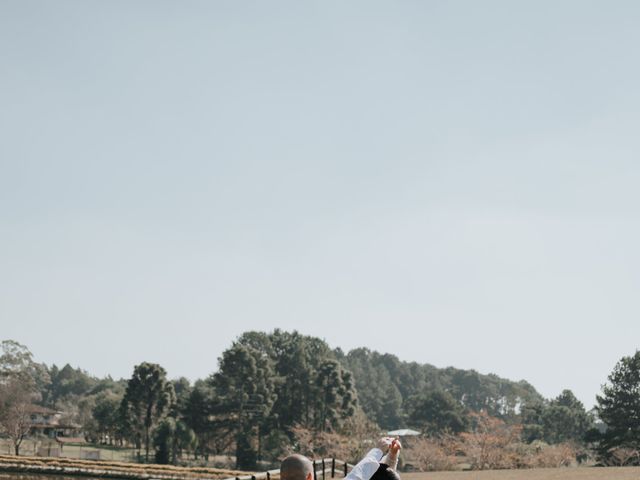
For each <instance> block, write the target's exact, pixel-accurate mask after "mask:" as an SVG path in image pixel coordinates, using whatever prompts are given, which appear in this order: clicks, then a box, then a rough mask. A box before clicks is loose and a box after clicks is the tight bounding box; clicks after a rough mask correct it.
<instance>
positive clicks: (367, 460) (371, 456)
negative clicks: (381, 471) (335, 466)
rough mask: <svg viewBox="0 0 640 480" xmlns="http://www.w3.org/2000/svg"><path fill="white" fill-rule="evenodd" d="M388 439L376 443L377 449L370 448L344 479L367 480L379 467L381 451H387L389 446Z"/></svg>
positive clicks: (382, 453)
mask: <svg viewBox="0 0 640 480" xmlns="http://www.w3.org/2000/svg"><path fill="white" fill-rule="evenodd" d="M391 441H392V440H391V439H390V438H382V439H380V441H379V442H378V448H372V449H371V450H369V452H368V453H367V454H366V455H365V456H364V458H363V459H362V460H360V461H359V462H358V464H357V465H356V466H355V467H353V470H351V471H350V472H349V474H348V475H347V476H346V477H345V479H346V480H369V479H370V478H371V477H372V476H373V474H374V473H376V470H378V467H380V460H382V456H383V455H384V452H383V449H384V450H387V449H388V448H389V445H391Z"/></svg>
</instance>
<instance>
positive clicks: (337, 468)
mask: <svg viewBox="0 0 640 480" xmlns="http://www.w3.org/2000/svg"><path fill="white" fill-rule="evenodd" d="M353 467H354V465H352V464H351V463H347V462H345V461H343V460H337V459H335V458H323V459H321V460H314V461H313V480H326V479H327V476H330V478H335V477H336V474H340V475H341V476H345V477H346V476H347V473H349V470H351V469H352V468H353ZM279 478H280V469H276V470H269V471H267V472H261V473H254V474H251V475H242V476H240V477H231V478H227V479H225V480H276V479H279Z"/></svg>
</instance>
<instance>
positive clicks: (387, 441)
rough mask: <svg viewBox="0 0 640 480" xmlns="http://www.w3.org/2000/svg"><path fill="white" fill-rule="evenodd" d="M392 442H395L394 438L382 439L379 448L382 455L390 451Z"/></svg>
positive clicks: (379, 441)
mask: <svg viewBox="0 0 640 480" xmlns="http://www.w3.org/2000/svg"><path fill="white" fill-rule="evenodd" d="M392 442H393V438H391V437H382V438H381V439H380V440H378V448H379V449H380V450H382V453H384V452H386V451H387V450H388V449H389V447H390V446H391V443H392Z"/></svg>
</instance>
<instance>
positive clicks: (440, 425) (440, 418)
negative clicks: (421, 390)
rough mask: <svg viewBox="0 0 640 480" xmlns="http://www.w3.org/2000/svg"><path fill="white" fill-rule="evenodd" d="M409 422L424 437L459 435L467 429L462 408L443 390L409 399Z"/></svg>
mask: <svg viewBox="0 0 640 480" xmlns="http://www.w3.org/2000/svg"><path fill="white" fill-rule="evenodd" d="M408 403H409V421H410V422H411V425H412V426H414V427H416V428H418V429H421V430H422V431H423V433H425V434H426V435H438V434H441V433H459V432H462V431H464V430H465V428H466V427H467V423H468V422H467V418H466V416H465V413H464V408H463V407H462V406H461V405H460V404H459V403H458V402H457V401H456V400H455V399H454V398H453V397H452V396H451V394H450V393H448V392H445V391H443V390H435V391H432V392H428V393H425V394H422V395H419V396H417V397H413V398H411V399H410V401H409V402H408Z"/></svg>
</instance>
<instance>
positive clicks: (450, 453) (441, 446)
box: [404, 435, 459, 472]
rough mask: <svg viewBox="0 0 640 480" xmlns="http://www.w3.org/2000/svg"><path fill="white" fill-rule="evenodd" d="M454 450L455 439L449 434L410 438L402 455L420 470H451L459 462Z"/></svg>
mask: <svg viewBox="0 0 640 480" xmlns="http://www.w3.org/2000/svg"><path fill="white" fill-rule="evenodd" d="M456 450H457V439H456V438H455V437H452V436H450V435H444V436H442V437H440V438H427V437H419V438H416V439H412V440H411V442H410V443H409V446H408V448H407V449H406V453H405V454H404V456H405V457H406V458H408V459H410V460H409V461H410V462H411V466H412V467H413V468H416V469H417V470H419V471H421V472H434V471H442V470H453V469H454V468H455V467H456V465H457V464H458V463H459V462H458V459H457V458H456Z"/></svg>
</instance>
